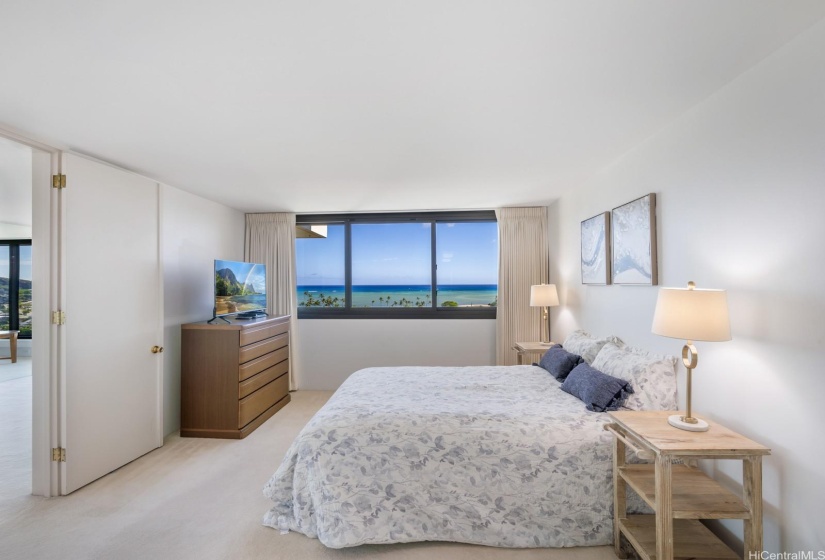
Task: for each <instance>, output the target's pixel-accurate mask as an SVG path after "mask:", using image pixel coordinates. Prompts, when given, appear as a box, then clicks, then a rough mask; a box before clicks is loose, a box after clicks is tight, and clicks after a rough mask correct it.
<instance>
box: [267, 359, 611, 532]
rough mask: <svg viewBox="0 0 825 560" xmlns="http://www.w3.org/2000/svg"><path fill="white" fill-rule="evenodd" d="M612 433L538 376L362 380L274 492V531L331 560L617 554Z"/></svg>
mask: <svg viewBox="0 0 825 560" xmlns="http://www.w3.org/2000/svg"><path fill="white" fill-rule="evenodd" d="M607 422H608V417H607V415H605V414H600V413H595V412H589V411H588V410H586V409H585V406H584V404H583V403H582V402H581V401H579V400H578V399H576V398H575V397H573V396H572V395H569V394H567V393H565V392H563V391H562V390H561V389H560V384H559V383H558V382H557V381H556V380H555V379H553V378H552V377H551V376H550V375H549V374H548V373H547V372H546V371H545V370H543V369H541V368H538V367H534V366H491V367H393V368H369V369H364V370H360V371H358V372H355V373H354V374H352V375H351V376H350V377H349V378H348V379H347V381H346V382H345V383H343V384H342V385H341V387H340V388H339V389H338V391H337V392H336V393H335V394H334V395H333V396H332V397H331V398H330V400H329V401H328V402H327V403H326V404H325V405H324V407H323V408H321V410H319V411H318V413H317V414H316V415H315V416H314V417H313V418H312V420H310V422H309V423H308V424H307V425H306V426H305V427H304V429H303V430H302V431H301V433H300V434H299V435H298V437H297V438H296V439H295V441H294V442H293V443H292V445H291V446H290V448H289V450H288V451H287V454H286V456H285V458H284V460H283V462H282V463H281V465H280V466H279V467H278V469H277V471H276V472H275V474H274V475H273V476H272V478H271V479H270V480H269V482H268V483H267V484H266V486H265V488H264V494H265V495H266V496H267V497H268V498H270V499H271V500H272V501H273V502H274V505H273V507H272V509H271V510H270V511H269V512H267V513H266V515H265V516H264V524H265V525H267V526H270V527H274V528H280V529H281V530H284V531H285V530H292V531H297V532H300V533H303V534H305V535H307V536H308V537H313V538H318V539H319V540H320V541H321V542H322V543H323V544H324V545H326V546H328V547H331V548H343V547H349V546H357V545H361V544H381V543H399V542H411V541H454V542H463V543H474V544H482V545H490V546H499V547H567V546H588V545H605V544H610V543H611V542H612V539H613V530H612V501H613V500H612V447H611V437H610V435H609V433H607V432H605V431H604V430H603V428H602V426H603V425H604V424H605V423H607Z"/></svg>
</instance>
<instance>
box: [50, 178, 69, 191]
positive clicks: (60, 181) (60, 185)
mask: <svg viewBox="0 0 825 560" xmlns="http://www.w3.org/2000/svg"><path fill="white" fill-rule="evenodd" d="M52 188H53V189H65V188H66V176H65V175H52Z"/></svg>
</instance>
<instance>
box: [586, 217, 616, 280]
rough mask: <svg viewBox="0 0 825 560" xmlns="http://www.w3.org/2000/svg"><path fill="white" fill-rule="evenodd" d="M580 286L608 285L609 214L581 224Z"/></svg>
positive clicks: (589, 219)
mask: <svg viewBox="0 0 825 560" xmlns="http://www.w3.org/2000/svg"><path fill="white" fill-rule="evenodd" d="M581 234H582V247H581V249H582V254H581V257H582V284H597V285H603V286H604V285H607V284H610V212H603V213H601V214H599V215H598V216H593V217H592V218H588V219H586V220H584V221H583V222H582V226H581Z"/></svg>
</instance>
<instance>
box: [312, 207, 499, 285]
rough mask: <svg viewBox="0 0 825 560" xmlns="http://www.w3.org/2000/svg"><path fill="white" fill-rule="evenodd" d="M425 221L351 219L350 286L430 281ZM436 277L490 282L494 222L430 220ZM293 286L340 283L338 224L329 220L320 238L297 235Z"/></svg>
mask: <svg viewBox="0 0 825 560" xmlns="http://www.w3.org/2000/svg"><path fill="white" fill-rule="evenodd" d="M430 236H431V225H430V224H429V223H407V224H397V223H396V224H353V226H352V282H353V284H354V285H356V286H359V285H399V284H427V285H429V284H430V247H431V237H430ZM436 243H437V244H436V247H437V256H438V258H437V265H438V282H439V284H441V285H444V284H496V283H497V282H498V227H497V224H496V223H495V222H463V223H461V222H459V223H455V224H450V223H438V224H436ZM296 253H297V255H296V257H297V267H298V285H299V286H306V285H320V286H336V285H343V284H344V226H343V225H330V226H329V229H328V236H327V238H326V239H297V240H296Z"/></svg>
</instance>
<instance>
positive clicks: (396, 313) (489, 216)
mask: <svg viewBox="0 0 825 560" xmlns="http://www.w3.org/2000/svg"><path fill="white" fill-rule="evenodd" d="M295 218H296V219H295V221H296V224H298V225H344V289H345V299H344V301H345V306H344V307H337V308H336V307H298V308H297V315H298V319H495V318H496V309H497V307H493V306H488V307H438V297H437V296H438V284H437V282H438V263H437V251H436V249H437V239H436V235H437V234H436V225H437V224H438V223H462V222H497V220H496V213H495V211H494V210H468V211H454V212H392V213H364V214H298V215H297V216H296V217H295ZM390 223H430V224H431V228H430V240H431V241H430V243H431V246H430V284H431V290H432V294H431V299H432V305H431V306H430V307H412V308H406V307H390V308H386V307H352V225H353V224H390Z"/></svg>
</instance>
